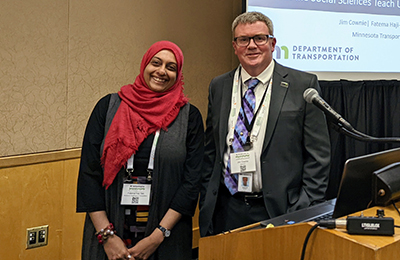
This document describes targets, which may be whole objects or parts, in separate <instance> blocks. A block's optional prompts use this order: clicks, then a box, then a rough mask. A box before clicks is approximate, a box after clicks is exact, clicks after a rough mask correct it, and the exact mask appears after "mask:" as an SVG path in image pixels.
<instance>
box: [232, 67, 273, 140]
mask: <svg viewBox="0 0 400 260" xmlns="http://www.w3.org/2000/svg"><path fill="white" fill-rule="evenodd" d="M241 69H242V67H241V65H239V67H238V68H237V69H236V71H235V75H234V78H233V87H232V100H231V111H230V114H229V126H230V128H229V132H228V136H229V139H228V145H229V146H230V145H232V142H233V136H234V130H235V125H236V121H237V117H238V114H239V110H240V106H239V104H241V100H239V99H241V98H242V92H241V85H240V84H241V75H240V74H241ZM269 86H272V77H271V79H270V80H269V83H268V86H267V89H266V90H265V93H264V95H265V97H263V100H262V104H260V106H259V108H258V109H257V117H254V118H253V122H254V123H252V124H253V126H252V129H251V133H250V134H249V136H250V142H254V141H255V140H257V136H258V134H259V132H260V128H261V124H262V120H263V119H264V118H265V116H267V114H268V106H269V100H270V96H271V91H268V88H269ZM265 120H266V119H265Z"/></svg>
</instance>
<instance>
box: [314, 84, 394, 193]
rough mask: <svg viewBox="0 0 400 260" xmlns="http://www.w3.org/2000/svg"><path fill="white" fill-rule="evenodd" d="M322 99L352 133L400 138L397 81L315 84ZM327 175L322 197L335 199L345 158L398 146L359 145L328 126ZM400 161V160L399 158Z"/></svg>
mask: <svg viewBox="0 0 400 260" xmlns="http://www.w3.org/2000/svg"><path fill="white" fill-rule="evenodd" d="M319 84H320V86H321V91H322V93H321V94H322V98H323V99H324V100H325V101H326V102H327V103H328V104H330V106H331V107H332V108H333V109H334V110H335V111H336V112H338V113H339V114H340V115H341V116H342V117H343V118H344V119H345V120H346V121H348V122H349V123H350V124H351V125H352V126H353V127H354V128H355V129H356V130H358V131H359V132H362V133H364V134H367V135H369V136H373V137H400V81H398V80H373V81H372V80H371V81H348V80H340V81H323V80H321V81H319ZM329 134H330V141H331V172H330V176H329V185H328V190H327V194H326V197H327V199H331V198H335V197H336V195H337V192H338V189H339V185H340V180H341V177H342V171H343V167H344V163H345V162H346V160H347V159H349V158H353V157H357V156H360V155H365V154H369V153H374V152H378V151H384V150H388V149H392V148H396V147H400V143H371V142H363V141H359V140H356V139H353V138H350V137H348V136H345V135H343V134H341V133H338V132H337V131H335V130H334V128H333V127H332V126H331V125H330V127H329ZM399 161H400V158H399Z"/></svg>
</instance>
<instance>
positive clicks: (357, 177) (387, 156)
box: [333, 148, 400, 218]
mask: <svg viewBox="0 0 400 260" xmlns="http://www.w3.org/2000/svg"><path fill="white" fill-rule="evenodd" d="M396 162H400V148H395V149H390V150H386V151H382V152H377V153H372V154H367V155H363V156H359V157H355V158H351V159H348V160H347V161H346V163H345V165H344V169H343V176H342V180H341V183H340V187H339V192H338V196H337V199H336V204H335V209H334V212H333V217H334V218H338V217H343V216H346V215H348V214H351V213H354V212H357V211H361V210H364V209H366V208H368V207H370V206H374V205H373V196H372V195H373V194H372V177H373V172H375V171H377V170H379V169H381V168H383V167H385V166H388V165H390V164H393V163H396Z"/></svg>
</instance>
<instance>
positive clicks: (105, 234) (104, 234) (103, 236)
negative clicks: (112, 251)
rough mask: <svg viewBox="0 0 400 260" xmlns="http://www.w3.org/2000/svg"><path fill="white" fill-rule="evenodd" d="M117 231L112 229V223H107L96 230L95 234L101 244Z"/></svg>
mask: <svg viewBox="0 0 400 260" xmlns="http://www.w3.org/2000/svg"><path fill="white" fill-rule="evenodd" d="M116 233H117V231H115V230H114V225H113V224H112V223H110V224H108V226H107V227H106V228H103V229H102V230H100V231H98V232H96V234H95V236H96V237H97V239H98V240H99V243H100V244H101V245H102V244H104V243H105V242H106V240H107V239H108V238H109V237H112V236H114V234H116Z"/></svg>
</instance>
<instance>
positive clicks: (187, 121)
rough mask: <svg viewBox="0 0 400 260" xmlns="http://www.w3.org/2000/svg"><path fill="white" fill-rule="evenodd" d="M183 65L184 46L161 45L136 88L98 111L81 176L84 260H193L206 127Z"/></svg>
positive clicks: (105, 101)
mask: <svg viewBox="0 0 400 260" xmlns="http://www.w3.org/2000/svg"><path fill="white" fill-rule="evenodd" d="M182 66H183V54H182V51H181V50H180V49H179V47H178V46H177V45H175V44H174V43H172V42H168V41H160V42H156V43H155V44H153V45H152V46H151V47H150V48H149V49H148V50H147V52H146V53H145V54H144V56H143V59H142V63H141V66H140V74H139V75H138V76H137V77H136V80H135V82H134V83H133V84H130V85H126V86H123V87H122V88H121V90H120V91H119V92H118V94H110V95H107V96H105V97H103V98H102V99H101V100H100V101H99V102H98V103H97V105H96V106H95V108H94V110H93V112H92V114H91V116H90V119H89V121H88V124H87V127H86V132H85V136H84V140H83V145H82V155H81V164H80V170H79V178H78V191H77V212H87V215H86V221H85V228H84V236H83V246H82V259H83V260H85V259H96V260H98V259H104V260H106V259H163V260H164V259H174V260H177V259H178V260H179V259H182V260H183V259H188V260H189V259H191V248H192V247H191V241H192V222H191V220H192V216H193V214H194V211H195V208H196V203H197V198H198V192H199V185H200V178H201V173H200V169H201V163H202V158H203V129H204V128H203V121H202V118H201V114H200V112H199V110H198V109H197V108H196V107H195V106H193V105H191V104H189V103H188V100H187V98H186V97H185V96H184V94H183V75H182Z"/></svg>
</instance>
